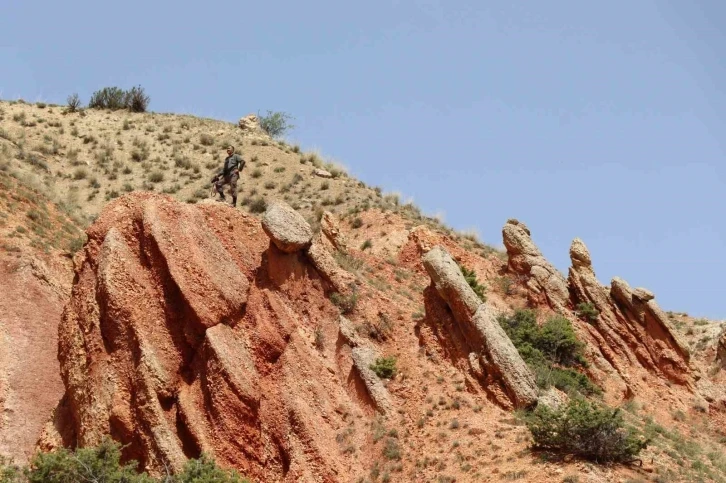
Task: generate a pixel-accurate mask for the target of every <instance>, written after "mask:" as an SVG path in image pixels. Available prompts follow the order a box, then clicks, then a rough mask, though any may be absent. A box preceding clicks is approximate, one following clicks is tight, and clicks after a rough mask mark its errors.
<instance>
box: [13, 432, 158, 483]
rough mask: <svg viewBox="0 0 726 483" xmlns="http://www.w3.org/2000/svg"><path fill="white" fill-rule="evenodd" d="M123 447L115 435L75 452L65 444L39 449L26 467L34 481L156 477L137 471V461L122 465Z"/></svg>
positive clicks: (112, 482) (125, 481) (120, 482)
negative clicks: (47, 449) (112, 438)
mask: <svg viewBox="0 0 726 483" xmlns="http://www.w3.org/2000/svg"><path fill="white" fill-rule="evenodd" d="M120 459H121V448H120V446H119V445H118V444H117V443H115V442H114V441H113V440H111V439H108V438H107V439H105V440H104V441H103V442H102V443H101V444H100V445H99V446H96V447H90V448H80V449H77V450H76V451H75V452H71V451H69V450H67V449H65V448H61V449H59V450H57V451H53V452H50V453H38V454H37V455H36V456H35V457H34V458H33V459H32V460H31V462H30V465H29V467H28V468H27V469H26V476H27V478H28V481H29V482H30V483H66V482H71V481H103V482H107V483H137V482H138V483H141V482H144V483H146V482H149V483H150V482H152V481H153V480H152V479H151V478H150V477H149V476H148V475H145V474H139V473H137V471H136V466H137V464H136V463H135V462H134V463H128V464H126V465H123V466H122V465H121V463H120Z"/></svg>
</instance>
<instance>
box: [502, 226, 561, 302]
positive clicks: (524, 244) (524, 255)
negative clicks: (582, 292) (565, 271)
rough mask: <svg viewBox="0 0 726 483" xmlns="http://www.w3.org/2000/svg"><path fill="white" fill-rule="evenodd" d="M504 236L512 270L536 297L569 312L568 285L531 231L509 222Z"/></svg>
mask: <svg viewBox="0 0 726 483" xmlns="http://www.w3.org/2000/svg"><path fill="white" fill-rule="evenodd" d="M502 235H503V238H504V246H505V247H506V249H507V255H508V256H509V269H510V270H511V271H512V272H514V273H516V274H518V275H522V276H524V277H525V279H526V285H527V287H528V288H529V289H530V291H531V293H532V294H533V296H535V297H544V300H545V301H546V302H547V303H548V305H549V306H550V307H552V309H554V310H556V311H559V312H563V311H565V310H566V309H567V305H568V300H569V298H570V295H569V292H568V289H567V282H566V281H565V278H564V277H563V276H562V274H561V273H560V272H558V271H557V269H556V268H555V267H554V266H553V265H552V264H551V263H550V262H548V261H547V259H545V257H544V256H543V255H542V252H540V251H539V248H537V245H535V244H534V242H533V241H532V238H531V233H530V231H529V228H527V226H526V225H525V224H524V223H522V222H520V221H518V220H513V219H512V220H507V223H506V224H505V225H504V228H503V229H502Z"/></svg>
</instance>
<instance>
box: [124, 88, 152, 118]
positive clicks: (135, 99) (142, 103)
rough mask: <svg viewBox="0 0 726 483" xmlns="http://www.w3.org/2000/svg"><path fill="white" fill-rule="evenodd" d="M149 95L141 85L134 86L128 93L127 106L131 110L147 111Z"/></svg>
mask: <svg viewBox="0 0 726 483" xmlns="http://www.w3.org/2000/svg"><path fill="white" fill-rule="evenodd" d="M149 100H150V99H149V96H147V95H146V93H144V89H143V88H142V87H141V86H138V87H132V88H131V90H130V91H128V92H127V93H126V108H127V109H128V110H129V111H131V112H146V109H147V108H148V107H149Z"/></svg>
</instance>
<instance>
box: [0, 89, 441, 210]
mask: <svg viewBox="0 0 726 483" xmlns="http://www.w3.org/2000/svg"><path fill="white" fill-rule="evenodd" d="M63 112H64V107H63V106H54V105H47V104H27V103H24V102H18V101H11V102H7V101H3V102H0V166H4V167H3V169H4V170H11V171H13V172H15V173H17V174H18V175H19V176H21V177H23V178H24V179H26V180H28V181H29V182H31V183H36V184H38V185H42V186H43V190H44V191H45V192H46V193H48V194H49V196H51V198H52V199H54V200H55V201H57V202H58V203H59V204H60V205H62V206H65V207H67V208H68V209H69V210H71V211H75V210H77V211H79V212H80V214H82V215H83V216H84V217H85V218H86V219H87V220H92V219H94V217H96V216H98V214H99V213H100V210H101V208H102V207H103V206H104V205H105V204H106V203H107V202H108V201H109V200H112V199H114V198H116V197H118V196H120V195H122V194H124V193H128V192H131V191H136V190H142V191H155V192H158V193H164V194H170V195H172V196H174V197H175V198H177V199H179V200H181V201H185V202H192V203H194V202H197V201H200V200H203V199H207V198H210V197H211V194H210V187H211V184H210V180H211V178H212V177H213V176H214V175H215V174H216V173H217V172H219V170H221V168H222V163H223V161H224V158H225V156H226V148H227V146H228V145H230V144H231V145H234V146H235V149H236V152H237V153H240V154H241V155H242V156H243V158H244V159H245V160H246V161H247V165H246V167H245V169H244V171H243V173H242V176H241V181H240V183H239V191H240V195H239V196H240V197H239V201H238V203H240V204H241V206H242V207H243V209H245V210H246V211H251V212H257V213H259V212H261V211H263V209H264V204H263V203H261V202H260V200H261V199H262V200H267V199H271V198H275V197H277V198H282V199H284V200H285V201H287V202H288V203H290V204H291V205H292V206H293V207H294V208H295V209H297V210H299V211H300V212H301V213H302V214H303V215H304V216H305V217H306V218H307V219H309V220H314V218H315V217H316V216H317V217H318V218H319V216H320V210H321V209H323V208H324V209H326V210H329V211H331V212H333V213H349V212H351V211H356V210H365V209H368V208H374V207H377V208H383V209H396V210H400V211H403V212H408V213H410V214H411V215H412V216H413V218H414V219H421V214H420V213H419V212H418V209H417V208H416V207H415V206H413V205H406V206H399V204H400V201H399V199H398V196H397V195H395V194H388V195H386V194H384V193H382V191H381V189H380V188H373V187H369V186H366V185H365V184H364V183H362V182H360V181H357V180H355V179H352V178H350V177H348V176H347V174H346V172H345V170H344V169H343V168H342V167H341V166H339V165H337V164H336V163H334V162H330V161H327V160H325V159H322V158H321V157H320V156H319V155H318V154H317V153H305V152H301V151H300V148H299V146H290V145H288V144H286V143H284V142H282V141H277V140H274V139H271V138H270V137H269V136H267V135H266V134H265V133H264V132H263V131H261V130H260V129H259V126H257V125H256V124H255V123H254V122H252V123H251V124H250V125H249V128H248V129H245V130H243V129H241V128H240V126H239V125H237V124H232V123H228V122H222V121H217V120H212V119H200V118H196V117H193V116H186V115H175V114H158V113H131V112H128V111H125V110H122V111H111V110H97V109H87V110H84V111H81V112H76V113H69V114H63ZM317 169H322V170H326V171H327V172H328V173H329V174H330V175H331V177H330V178H327V177H326V178H323V177H320V176H316V175H315V171H316V170H317ZM215 197H216V194H215ZM427 222H429V223H436V220H434V219H428V220H427Z"/></svg>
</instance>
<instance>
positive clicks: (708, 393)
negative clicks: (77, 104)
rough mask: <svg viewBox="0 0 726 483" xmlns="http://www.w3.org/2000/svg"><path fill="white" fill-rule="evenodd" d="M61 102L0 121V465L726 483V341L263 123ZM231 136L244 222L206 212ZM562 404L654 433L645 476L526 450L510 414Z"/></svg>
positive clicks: (8, 110)
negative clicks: (72, 109) (197, 464)
mask: <svg viewBox="0 0 726 483" xmlns="http://www.w3.org/2000/svg"><path fill="white" fill-rule="evenodd" d="M61 109H62V108H61V107H59V106H47V105H44V106H42V107H40V106H37V105H29V104H25V103H17V102H15V103H2V106H1V108H0V115H1V117H2V119H1V120H0V181H1V182H2V184H1V185H0V187H1V188H2V191H1V194H2V197H1V198H0V202H1V203H2V209H1V210H0V217H1V218H0V243H2V251H1V252H0V257H2V262H3V267H4V271H3V272H2V274H1V275H0V284H2V285H0V289H1V290H2V293H4V294H9V297H5V298H3V299H2V300H0V304H3V305H2V306H0V309H2V312H0V314H2V315H0V317H2V319H0V322H1V323H2V328H1V329H0V330H2V335H3V345H2V346H0V351H1V352H0V361H2V368H3V372H2V379H0V384H1V385H2V389H3V393H2V394H3V398H2V404H3V414H4V415H5V417H4V420H3V424H2V426H0V437H1V439H0V441H1V442H2V446H0V454H2V455H10V456H13V457H15V458H16V459H18V460H20V461H24V459H25V458H27V457H28V456H29V455H30V454H31V453H32V452H33V451H34V450H35V449H36V448H40V449H42V450H44V451H48V450H52V449H54V448H58V447H60V446H66V447H74V446H76V445H94V444H97V443H98V442H99V441H100V440H101V439H102V437H103V436H104V435H108V434H110V435H111V436H113V437H114V438H115V439H117V440H118V441H121V442H123V443H124V444H126V445H128V446H127V447H126V448H125V450H124V456H125V457H126V458H133V459H135V460H138V461H140V462H141V464H142V468H143V469H145V470H148V471H150V472H152V473H154V474H162V473H163V471H164V469H165V468H174V469H178V468H180V467H181V465H182V463H183V462H184V460H185V459H187V458H193V457H197V456H199V455H200V454H201V453H202V452H204V453H208V454H211V455H213V456H214V458H215V459H216V460H217V461H218V462H219V463H220V464H221V465H223V466H225V467H234V468H237V469H239V470H241V471H242V472H244V473H245V474H246V475H248V476H249V477H251V478H254V479H255V480H256V481H260V482H262V481H265V482H267V481H326V482H328V481H329V482H337V481H346V482H347V481H360V482H374V481H412V482H413V481H436V482H453V481H513V480H518V481H531V482H540V481H558V482H559V481H563V482H565V481H567V482H570V483H572V482H610V481H615V482H630V483H634V482H639V481H658V482H665V481H726V455H725V454H724V449H723V444H724V441H726V424H725V423H726V419H725V418H724V416H725V415H726V389H725V388H726V386H725V385H724V383H725V382H726V380H725V379H726V376H724V371H723V370H722V367H723V363H724V360H726V344H724V343H720V342H719V341H720V340H721V338H722V323H721V322H717V321H709V320H705V319H699V320H696V319H693V318H691V317H689V316H688V315H687V314H681V313H664V312H663V311H662V310H660V308H659V307H658V303H657V302H656V300H657V297H656V296H655V294H652V293H651V292H649V291H648V290H647V289H644V288H640V287H633V288H631V287H630V286H629V285H628V283H627V282H625V281H623V280H620V279H617V278H616V279H614V280H612V281H611V282H610V283H609V284H602V283H601V282H600V281H598V279H597V277H596V274H595V273H594V271H593V269H592V261H591V257H597V254H590V253H589V251H588V249H587V247H586V246H585V243H584V242H583V241H581V240H578V239H576V240H573V243H572V245H571V247H569V250H570V257H571V261H572V267H571V269H570V270H569V272H568V274H567V275H564V274H561V273H559V272H558V271H557V270H555V269H554V267H552V265H551V264H549V262H548V261H547V260H546V259H545V258H544V257H543V256H542V254H541V253H540V252H539V250H538V248H537V246H536V239H537V233H530V231H529V229H528V228H527V227H526V225H525V224H524V223H522V222H520V221H517V220H508V221H507V222H506V223H503V227H502V229H501V233H502V242H503V244H504V245H505V247H506V251H505V252H500V251H496V250H493V249H491V248H490V247H487V246H485V245H483V244H481V243H480V242H478V241H477V240H476V239H474V238H473V237H470V236H463V235H461V234H458V233H455V232H452V231H451V230H449V229H447V228H446V227H445V226H443V225H441V224H440V223H438V222H437V221H436V220H434V219H431V218H427V217H425V216H422V215H421V214H420V213H419V211H418V210H417V209H416V207H415V206H411V205H406V206H401V205H400V204H399V203H398V201H397V199H396V197H395V196H384V195H382V193H381V192H380V190H376V189H373V188H370V187H367V186H365V185H364V184H363V183H361V182H359V181H357V180H355V179H352V178H350V177H348V176H347V175H345V174H344V173H342V172H336V167H335V166H325V165H324V163H323V161H322V160H320V159H319V158H316V157H315V156H311V155H310V154H307V153H299V152H297V151H298V149H297V148H295V147H294V146H288V145H286V144H284V143H279V142H276V141H273V140H272V139H270V138H269V137H267V136H264V135H262V134H261V133H259V132H257V131H255V130H254V129H253V130H251V131H250V130H247V131H244V130H242V129H241V128H240V127H239V126H238V125H236V124H230V123H223V122H219V121H214V120H206V119H197V118H193V117H191V116H177V115H168V114H154V113H146V114H131V113H127V112H122V111H117V112H106V111H95V110H87V111H86V112H85V114H84V115H81V114H78V113H74V114H67V115H64V114H62V113H61ZM227 144H234V145H235V146H237V147H238V150H241V151H242V154H243V156H244V157H245V159H247V160H248V163H249V164H248V167H247V169H246V170H245V173H244V174H243V178H242V179H243V181H242V183H241V185H242V191H241V197H240V199H241V200H244V202H243V203H242V205H241V206H239V207H238V208H237V209H233V208H231V207H230V206H228V205H224V204H222V203H218V202H214V201H212V200H211V199H208V198H210V196H209V179H210V178H211V176H212V174H213V173H214V172H216V171H217V170H218V169H219V166H221V161H222V159H223V156H224V148H225V146H226V145H227ZM318 167H322V168H327V169H328V171H329V172H331V173H332V174H334V177H331V178H321V177H320V176H319V175H316V174H315V169H318ZM254 173H259V175H258V174H254ZM157 174H160V176H159V175H157ZM253 186H254V187H253ZM268 186H269V188H268ZM259 198H262V199H264V200H265V202H264V203H262V202H259V201H258V199H259ZM51 200H52V201H51ZM275 201H284V202H286V203H287V205H284V204H280V203H277V202H275ZM326 211H327V212H326ZM298 214H299V215H300V216H298ZM81 229H84V230H85V233H86V235H85V236H82V234H81V231H80V230H81ZM81 244H83V246H82V247H81ZM565 249H567V247H563V250H565ZM71 287H72V289H71ZM553 320H554V322H553ZM528 324H529V325H528ZM538 327H539V329H538ZM505 330H506V332H505ZM538 330H543V331H544V332H542V333H539V332H537V331H538ZM547 331H549V332H547ZM548 337H560V339H557V340H558V341H559V343H566V344H569V345H566V347H569V349H568V350H569V351H571V352H567V353H566V356H563V353H562V352H560V349H559V348H560V347H561V346H560V345H557V348H556V349H553V352H552V354H558V355H557V357H558V358H557V359H556V360H555V362H553V360H554V359H547V357H554V356H552V355H551V354H549V353H547V347H548V346H547V344H549V342H547V341H548V340H550V339H548ZM538 344H541V345H538ZM31 348H32V350H33V364H32V366H33V370H32V371H25V370H23V368H24V367H25V365H26V364H27V359H26V358H24V357H23V356H24V355H25V354H27V352H28V351H29V350H30V349H31ZM533 348H537V351H540V350H541V351H542V352H541V353H540V352H536V351H535V350H534V349H533ZM548 354H549V355H548ZM384 357H386V358H393V359H388V362H386V361H384V360H383V359H382V358H384ZM392 360H393V361H395V362H393V363H392V364H393V367H394V368H395V371H394V372H393V373H392V374H388V373H387V372H386V370H387V368H388V369H390V366H388V365H387V364H390V363H391V361H392ZM371 366H374V367H375V369H373V368H372V367H371ZM61 398H62V399H61ZM578 398H585V399H586V400H588V401H592V402H597V403H598V404H604V405H607V406H609V407H611V408H620V409H621V412H622V414H623V416H624V418H625V421H626V422H627V423H628V424H630V425H632V426H633V427H635V428H637V429H638V430H639V431H640V433H641V434H642V435H643V436H644V437H647V438H649V443H648V445H647V447H646V448H645V449H644V450H643V451H642V452H641V453H640V454H639V455H638V457H637V459H636V461H626V462H620V463H607V464H606V463H603V462H599V463H598V462H595V461H592V460H587V459H585V458H581V457H578V456H576V455H573V454H572V453H567V452H565V453H562V452H558V451H544V450H541V449H534V448H533V446H532V443H533V439H532V438H533V437H532V433H531V432H530V430H529V429H528V427H527V426H526V424H525V420H526V414H528V413H529V412H530V411H531V410H532V408H533V407H534V406H535V405H536V406H540V407H552V408H557V407H561V406H562V405H565V404H567V402H568V401H571V400H574V399H578ZM56 405H57V407H56ZM53 407H56V409H55V411H54V412H53V413H52V414H51V410H52V408H53ZM43 425H44V426H43ZM11 442H15V443H16V444H15V445H14V446H13V444H11ZM36 443H37V444H36Z"/></svg>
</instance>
